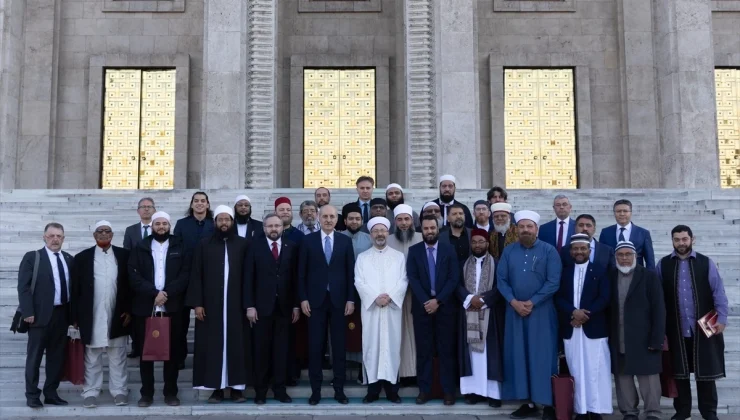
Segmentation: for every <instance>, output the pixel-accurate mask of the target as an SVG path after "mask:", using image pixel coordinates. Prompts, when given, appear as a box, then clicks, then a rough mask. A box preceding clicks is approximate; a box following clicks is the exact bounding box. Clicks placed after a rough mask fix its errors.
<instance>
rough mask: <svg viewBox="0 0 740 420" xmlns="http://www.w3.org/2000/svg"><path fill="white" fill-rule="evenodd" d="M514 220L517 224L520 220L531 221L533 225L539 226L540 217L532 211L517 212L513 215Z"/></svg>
mask: <svg viewBox="0 0 740 420" xmlns="http://www.w3.org/2000/svg"><path fill="white" fill-rule="evenodd" d="M514 219H516V222H517V223H519V222H520V221H522V220H531V221H533V222H534V224H535V225H539V224H540V215H539V214H537V213H535V212H533V211H532V210H519V211H518V212H516V213H515V214H514Z"/></svg>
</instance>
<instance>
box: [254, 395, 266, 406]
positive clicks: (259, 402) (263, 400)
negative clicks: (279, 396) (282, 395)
mask: <svg viewBox="0 0 740 420" xmlns="http://www.w3.org/2000/svg"><path fill="white" fill-rule="evenodd" d="M266 402H267V397H265V396H264V395H258V396H256V397H254V403H255V404H257V405H262V404H265V403H266Z"/></svg>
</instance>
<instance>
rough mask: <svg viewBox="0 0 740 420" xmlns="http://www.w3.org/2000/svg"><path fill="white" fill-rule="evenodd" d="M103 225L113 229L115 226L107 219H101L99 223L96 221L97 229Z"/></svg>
mask: <svg viewBox="0 0 740 420" xmlns="http://www.w3.org/2000/svg"><path fill="white" fill-rule="evenodd" d="M101 226H108V227H109V228H110V230H113V226H112V225H111V224H110V222H109V221H107V220H101V221H99V222H98V223H95V229H97V228H99V227H101Z"/></svg>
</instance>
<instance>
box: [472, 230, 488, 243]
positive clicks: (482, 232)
mask: <svg viewBox="0 0 740 420" xmlns="http://www.w3.org/2000/svg"><path fill="white" fill-rule="evenodd" d="M474 236H482V237H484V238H486V240H488V238H489V235H488V232H486V231H485V230H483V229H480V228H475V229H473V230H472V231H471V232H470V239H473V237H474Z"/></svg>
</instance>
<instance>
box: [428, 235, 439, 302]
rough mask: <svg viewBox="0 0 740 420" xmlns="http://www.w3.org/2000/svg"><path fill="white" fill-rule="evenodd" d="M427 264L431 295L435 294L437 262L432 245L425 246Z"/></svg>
mask: <svg viewBox="0 0 740 420" xmlns="http://www.w3.org/2000/svg"><path fill="white" fill-rule="evenodd" d="M427 264H429V283H430V285H431V289H432V296H434V295H436V294H437V290H436V285H437V263H436V261H434V247H431V246H430V247H429V248H427Z"/></svg>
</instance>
